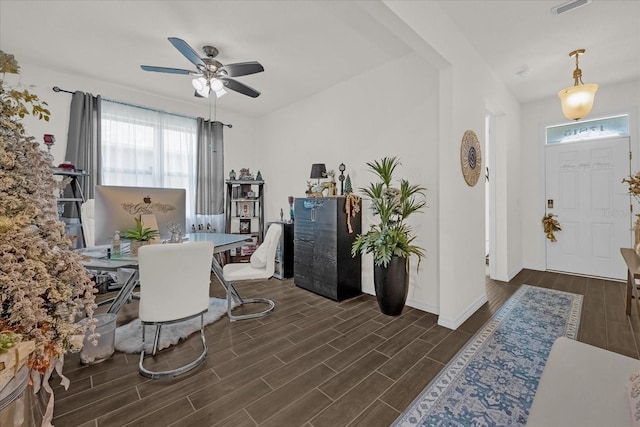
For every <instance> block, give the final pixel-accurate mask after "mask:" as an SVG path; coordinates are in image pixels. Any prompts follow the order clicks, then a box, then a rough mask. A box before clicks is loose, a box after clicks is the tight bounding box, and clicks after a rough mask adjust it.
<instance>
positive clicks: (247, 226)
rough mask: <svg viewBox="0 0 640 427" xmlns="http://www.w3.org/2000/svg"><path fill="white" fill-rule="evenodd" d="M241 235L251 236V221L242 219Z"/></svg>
mask: <svg viewBox="0 0 640 427" xmlns="http://www.w3.org/2000/svg"><path fill="white" fill-rule="evenodd" d="M239 231H240V234H251V219H248V218H247V219H245V218H242V219H240V230H239Z"/></svg>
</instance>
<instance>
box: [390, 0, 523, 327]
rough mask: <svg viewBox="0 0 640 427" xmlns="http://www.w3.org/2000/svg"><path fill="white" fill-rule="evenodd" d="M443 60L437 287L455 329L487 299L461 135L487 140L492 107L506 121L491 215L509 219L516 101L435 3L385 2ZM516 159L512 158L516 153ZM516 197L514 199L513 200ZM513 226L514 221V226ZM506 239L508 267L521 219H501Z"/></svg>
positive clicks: (501, 255)
mask: <svg viewBox="0 0 640 427" xmlns="http://www.w3.org/2000/svg"><path fill="white" fill-rule="evenodd" d="M385 4H386V5H387V6H388V7H389V8H390V9H391V10H392V11H393V12H395V13H396V14H397V16H398V17H400V18H401V19H402V20H404V21H405V22H406V23H407V24H408V25H409V26H410V27H411V28H412V29H413V30H414V31H415V32H416V33H417V34H418V35H419V36H420V37H422V39H423V40H425V42H426V43H427V44H429V45H430V46H431V47H432V48H433V49H434V50H435V51H437V53H438V54H440V55H441V57H442V58H443V59H444V61H445V62H446V64H445V65H440V66H439V69H440V82H439V85H440V98H439V103H440V106H439V112H438V113H439V115H440V123H439V126H440V129H439V139H440V140H439V155H438V158H439V171H440V172H439V176H438V182H439V188H438V190H439V193H440V194H439V197H440V208H439V212H438V215H439V218H438V221H439V233H440V236H439V260H440V265H439V288H440V299H439V300H440V318H439V323H440V324H441V325H444V326H447V327H452V328H456V327H458V326H459V325H460V324H461V323H462V322H464V320H466V318H467V317H469V316H470V315H471V314H472V313H473V312H474V311H475V310H476V309H477V308H478V307H479V306H480V305H482V304H483V303H484V302H485V301H486V293H485V265H484V255H485V254H484V238H485V233H484V186H483V185H476V186H475V187H473V188H471V187H468V186H467V185H466V183H465V182H464V179H463V177H462V175H461V172H460V160H459V155H460V154H459V153H460V140H461V138H462V135H463V134H464V132H465V130H467V129H471V130H474V131H475V132H476V134H477V135H478V136H479V138H481V139H483V138H484V117H485V114H486V113H487V109H488V106H495V107H494V108H496V110H498V111H492V112H493V113H494V114H495V113H499V114H501V115H502V116H503V117H504V119H503V120H504V121H503V122H502V123H501V124H500V125H499V132H498V134H497V135H496V147H495V148H494V149H495V150H496V152H498V153H500V154H498V155H497V156H496V164H495V166H494V171H493V176H494V177H495V178H494V179H496V180H499V181H500V183H501V184H498V186H497V194H496V199H497V200H496V209H495V212H496V215H497V216H498V217H500V218H505V219H506V218H510V216H511V215H512V214H516V213H517V212H518V211H519V207H518V205H519V199H518V194H517V193H518V191H517V190H518V186H517V184H514V185H509V184H508V182H509V180H510V179H512V178H514V175H516V173H515V172H516V171H517V167H518V163H519V161H520V158H519V156H517V151H518V150H517V149H515V148H511V149H510V150H505V148H506V147H507V145H506V144H515V143H517V140H518V136H519V133H518V132H517V129H518V125H519V123H518V122H519V115H520V112H519V106H518V103H517V102H516V101H515V99H514V98H513V96H511V95H510V94H509V93H508V91H507V90H506V89H505V87H504V86H503V85H502V83H500V82H499V80H498V79H497V78H496V77H495V75H494V74H493V73H492V72H491V71H490V69H489V67H488V66H487V65H486V64H485V63H484V61H483V60H482V58H481V57H480V56H479V55H478V53H477V52H476V51H475V50H474V49H473V47H472V46H471V45H470V44H469V42H468V41H467V40H465V39H464V38H462V37H461V35H460V34H459V32H458V31H457V30H456V26H455V25H454V24H453V23H452V22H451V20H450V19H449V18H448V16H447V15H446V14H445V13H444V12H443V11H442V10H441V9H440V7H439V6H438V5H437V4H435V3H433V2H413V1H385ZM514 156H515V157H514ZM512 196H513V198H511V197H512ZM514 223H515V224H514ZM498 224H499V227H500V228H499V229H498V230H497V235H499V236H506V237H503V239H504V241H503V242H501V243H500V250H499V252H497V253H496V259H495V262H497V263H498V267H499V270H501V271H508V270H510V269H512V265H516V264H519V263H520V260H519V259H518V258H519V257H518V255H519V250H516V251H515V252H513V255H511V254H512V249H511V248H512V247H520V246H521V235H520V227H519V226H518V225H519V221H518V219H517V218H516V219H515V220H514V221H506V220H505V221H501V222H498Z"/></svg>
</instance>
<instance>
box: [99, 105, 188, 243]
mask: <svg viewBox="0 0 640 427" xmlns="http://www.w3.org/2000/svg"><path fill="white" fill-rule="evenodd" d="M101 125H102V131H101V132H102V177H101V179H102V184H104V185H124V186H130V187H161V188H184V189H186V190H187V207H186V213H187V224H197V223H198V221H197V220H196V215H195V197H194V195H195V188H196V153H197V143H196V141H197V139H196V129H197V128H196V119H194V118H189V117H184V116H179V115H175V114H170V113H165V112H162V111H155V110H151V109H147V108H143V107H135V106H131V105H126V104H121V103H118V102H113V101H107V100H103V101H102V120H101ZM185 231H186V232H189V231H190V230H185Z"/></svg>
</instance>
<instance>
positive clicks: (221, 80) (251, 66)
mask: <svg viewBox="0 0 640 427" xmlns="http://www.w3.org/2000/svg"><path fill="white" fill-rule="evenodd" d="M169 41H170V42H171V44H172V45H173V46H174V47H175V48H176V49H178V51H180V53H181V54H183V55H184V56H185V57H186V58H187V59H188V60H189V61H191V63H192V64H193V65H195V66H196V70H193V71H192V70H184V69H181V68H167V67H155V66H152V65H141V66H140V68H142V69H143V70H145V71H155V72H158V73H169V74H186V75H190V76H193V77H194V79H193V80H192V84H193V87H194V88H195V90H196V92H195V96H197V97H202V98H208V97H209V94H210V93H211V92H212V91H213V92H215V93H216V96H217V97H218V98H219V97H221V96H222V95H224V94H225V93H227V92H226V90H225V89H230V90H233V91H235V92H238V93H241V94H243V95H247V96H250V97H252V98H257V97H258V96H259V95H260V91H258V90H256V89H254V88H252V87H251V86H248V85H246V84H244V83H240V82H239V81H237V80H234V79H232V78H231V77H240V76H246V75H249V74H255V73H260V72H262V71H264V67H263V66H262V65H261V64H260V63H259V62H256V61H251V62H238V63H235V64H227V65H223V64H222V63H220V62H219V61H217V60H216V59H215V57H216V56H218V49H216V48H215V47H213V46H203V47H202V51H203V52H204V54H205V55H206V56H205V57H204V58H201V57H200V56H199V55H198V53H197V52H196V51H195V50H194V49H193V48H192V47H191V46H189V45H188V44H187V42H185V41H184V40H182V39H179V38H177V37H169Z"/></svg>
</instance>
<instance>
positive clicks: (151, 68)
mask: <svg viewBox="0 0 640 427" xmlns="http://www.w3.org/2000/svg"><path fill="white" fill-rule="evenodd" d="M140 68H142V69H143V70H145V71H155V72H158V73H171V74H196V73H194V72H193V71H189V70H183V69H181V68H167V67H155V66H153V65H141V66H140Z"/></svg>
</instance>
